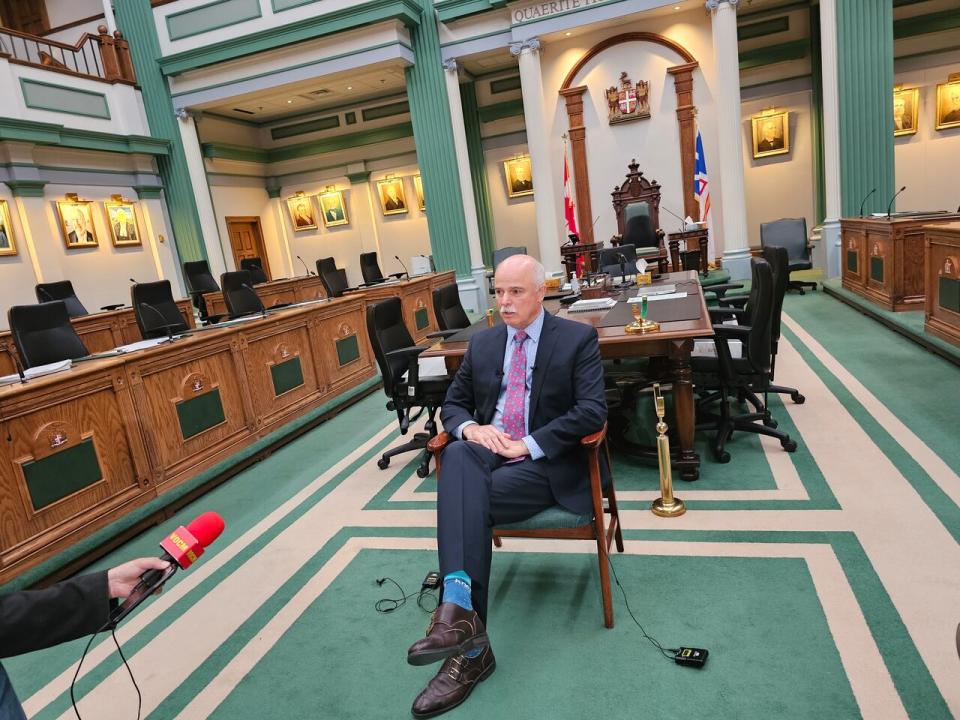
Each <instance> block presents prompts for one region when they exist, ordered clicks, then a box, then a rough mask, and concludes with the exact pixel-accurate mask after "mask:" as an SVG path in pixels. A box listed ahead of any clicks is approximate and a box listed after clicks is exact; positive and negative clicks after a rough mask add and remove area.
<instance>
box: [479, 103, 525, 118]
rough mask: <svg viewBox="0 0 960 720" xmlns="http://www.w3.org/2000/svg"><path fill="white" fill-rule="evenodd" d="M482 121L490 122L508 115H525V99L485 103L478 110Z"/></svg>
mask: <svg viewBox="0 0 960 720" xmlns="http://www.w3.org/2000/svg"><path fill="white" fill-rule="evenodd" d="M477 114H478V115H479V117H480V122H482V123H488V122H493V121H494V120H502V119H503V118H508V117H517V116H518V115H523V100H519V99H518V100H507V101H506V102H502V103H497V104H496V105H485V106H484V107H481V108H479V109H478V110H477Z"/></svg>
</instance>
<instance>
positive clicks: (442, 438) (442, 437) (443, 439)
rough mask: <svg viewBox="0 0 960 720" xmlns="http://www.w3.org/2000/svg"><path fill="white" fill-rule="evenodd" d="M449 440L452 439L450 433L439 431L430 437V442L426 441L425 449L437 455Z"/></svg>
mask: <svg viewBox="0 0 960 720" xmlns="http://www.w3.org/2000/svg"><path fill="white" fill-rule="evenodd" d="M451 440H453V436H452V435H450V433H448V432H442V433H439V434H438V435H437V436H436V437H432V438H430V442H428V443H427V450H429V451H430V452H431V453H433V454H434V455H439V454H440V453H441V452H443V449H444V448H445V447H446V446H447V445H449V444H450V441H451Z"/></svg>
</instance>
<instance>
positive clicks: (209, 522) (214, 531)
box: [187, 512, 223, 547]
mask: <svg viewBox="0 0 960 720" xmlns="http://www.w3.org/2000/svg"><path fill="white" fill-rule="evenodd" d="M187 530H189V531H190V534H191V535H193V536H194V537H195V538H196V539H197V540H199V541H200V545H202V546H203V547H209V546H210V544H211V543H212V542H213V541H214V540H216V539H217V538H218V537H220V533H222V532H223V518H222V517H220V516H219V515H218V514H217V513H215V512H205V513H203V514H202V515H200V516H199V517H197V518H196V519H195V520H194V521H193V522H192V523H190V524H189V525H187Z"/></svg>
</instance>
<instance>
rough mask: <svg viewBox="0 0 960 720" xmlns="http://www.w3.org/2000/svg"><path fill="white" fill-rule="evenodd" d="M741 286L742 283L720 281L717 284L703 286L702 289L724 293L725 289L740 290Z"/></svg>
mask: <svg viewBox="0 0 960 720" xmlns="http://www.w3.org/2000/svg"><path fill="white" fill-rule="evenodd" d="M741 288H743V285H741V284H740V283H720V284H719V285H708V286H707V287H705V288H703V291H704V292H716V291H718V290H719V291H720V292H721V293H725V292H726V291H727V290H740V289H741Z"/></svg>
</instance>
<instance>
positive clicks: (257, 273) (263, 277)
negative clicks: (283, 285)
mask: <svg viewBox="0 0 960 720" xmlns="http://www.w3.org/2000/svg"><path fill="white" fill-rule="evenodd" d="M240 269H241V270H246V271H248V272H249V273H250V280H251V282H250V283H249V284H250V285H260V284H261V283H265V282H270V278H268V277H267V273H266V272H264V270H263V260H261V259H260V258H258V257H252V258H243V259H242V260H241V261H240Z"/></svg>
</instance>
